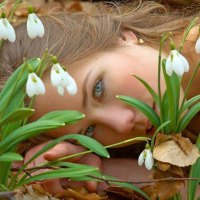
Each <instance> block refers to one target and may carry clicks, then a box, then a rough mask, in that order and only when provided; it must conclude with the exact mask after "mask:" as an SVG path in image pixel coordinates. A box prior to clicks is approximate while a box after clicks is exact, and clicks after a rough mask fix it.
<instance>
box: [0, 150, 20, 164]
mask: <svg viewBox="0 0 200 200" xmlns="http://www.w3.org/2000/svg"><path fill="white" fill-rule="evenodd" d="M22 160H23V157H22V156H21V155H20V154H18V153H13V152H8V153H4V154H3V155H1V156H0V162H12V161H22Z"/></svg>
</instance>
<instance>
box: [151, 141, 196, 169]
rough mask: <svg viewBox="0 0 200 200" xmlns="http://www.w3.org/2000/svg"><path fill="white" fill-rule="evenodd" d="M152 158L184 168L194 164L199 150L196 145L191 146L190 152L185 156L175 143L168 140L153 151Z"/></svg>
mask: <svg viewBox="0 0 200 200" xmlns="http://www.w3.org/2000/svg"><path fill="white" fill-rule="evenodd" d="M153 157H154V158H155V159H156V160H158V161H161V162H166V163H170V164H172V165H175V166H179V167H185V166H189V165H193V164H194V163H195V162H196V160H197V159H198V158H199V150H198V148H197V147H196V145H192V150H191V152H190V153H189V154H187V153H186V152H185V151H184V150H183V149H182V148H181V146H180V145H179V144H178V143H177V142H175V141H172V140H169V141H165V142H163V143H161V144H160V145H158V146H156V147H155V148H154V149H153Z"/></svg>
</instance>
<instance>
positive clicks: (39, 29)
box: [33, 13, 44, 38]
mask: <svg viewBox="0 0 200 200" xmlns="http://www.w3.org/2000/svg"><path fill="white" fill-rule="evenodd" d="M33 15H34V20H36V22H37V35H38V36H39V37H41V38H42V37H43V36H44V26H43V24H42V22H41V20H40V19H39V18H38V16H37V15H36V14H35V13H33Z"/></svg>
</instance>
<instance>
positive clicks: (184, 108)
mask: <svg viewBox="0 0 200 200" xmlns="http://www.w3.org/2000/svg"><path fill="white" fill-rule="evenodd" d="M198 100H200V95H197V96H194V97H192V98H190V99H189V100H187V101H186V102H185V103H184V105H183V108H182V109H181V110H180V113H182V112H184V111H185V110H186V109H188V108H189V107H190V106H192V105H193V104H194V103H195V102H196V101H198Z"/></svg>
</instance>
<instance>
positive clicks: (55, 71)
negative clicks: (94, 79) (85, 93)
mask: <svg viewBox="0 0 200 200" xmlns="http://www.w3.org/2000/svg"><path fill="white" fill-rule="evenodd" d="M51 83H52V85H53V86H55V87H57V91H58V93H59V94H60V95H61V96H63V95H64V89H66V90H67V91H68V93H69V94H70V95H75V94H76V93H77V85H76V82H75V80H74V79H73V78H72V77H71V76H70V74H69V73H68V72H66V71H65V70H64V69H63V68H62V67H61V66H60V64H59V63H56V64H53V66H52V68H51Z"/></svg>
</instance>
